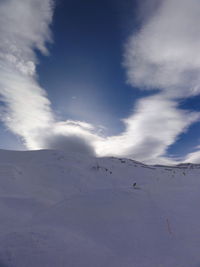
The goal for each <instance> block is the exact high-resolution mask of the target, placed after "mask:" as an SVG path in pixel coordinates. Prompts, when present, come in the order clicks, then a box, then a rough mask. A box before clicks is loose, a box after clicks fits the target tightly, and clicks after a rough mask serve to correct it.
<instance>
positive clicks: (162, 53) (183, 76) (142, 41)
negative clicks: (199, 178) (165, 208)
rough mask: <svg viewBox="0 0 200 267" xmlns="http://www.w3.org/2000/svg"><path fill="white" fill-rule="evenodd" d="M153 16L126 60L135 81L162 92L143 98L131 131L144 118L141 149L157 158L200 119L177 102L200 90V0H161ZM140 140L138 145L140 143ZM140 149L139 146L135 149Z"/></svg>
mask: <svg viewBox="0 0 200 267" xmlns="http://www.w3.org/2000/svg"><path fill="white" fill-rule="evenodd" d="M150 2H151V3H152V5H153V4H155V1H150ZM157 2H158V1H157ZM156 4H158V3H156ZM145 12H146V9H145ZM151 15H152V16H151V17H150V18H148V20H146V21H145V23H144V24H143V25H142V27H141V29H140V31H139V32H138V33H137V34H133V35H132V36H131V37H130V38H129V40H128V43H127V44H126V46H125V62H124V65H125V67H126V69H127V75H128V82H129V83H130V84H132V85H133V86H137V87H140V88H142V89H143V90H144V89H146V90H149V89H151V90H152V89H153V90H154V89H160V90H161V91H160V92H159V93H158V94H157V95H156V96H155V97H149V98H147V99H146V100H145V99H144V100H140V102H139V103H144V106H143V108H141V109H140V110H139V111H138V114H137V113H136V115H133V116H132V117H130V118H129V119H128V121H129V125H128V127H127V131H128V132H129V131H130V129H131V128H132V127H133V129H134V128H135V125H136V121H137V120H138V121H139V122H138V123H137V124H139V125H140V128H138V127H137V128H135V129H134V131H133V132H134V133H135V134H134V136H136V137H137V139H138V137H139V140H140V139H142V140H143V141H144V142H143V143H142V145H140V146H139V148H138V149H139V151H140V153H141V158H143V157H144V159H145V158H147V161H149V160H150V158H148V155H149V153H148V151H149V150H151V151H152V158H155V159H156V158H157V159H159V158H160V157H162V156H163V155H164V154H165V152H166V150H167V148H168V147H169V145H171V144H173V143H174V142H175V141H176V139H177V137H178V135H180V133H182V131H183V130H185V129H187V128H188V127H189V126H190V124H191V123H192V122H195V121H197V120H199V114H197V113H192V112H184V111H182V110H180V109H178V107H177V104H175V103H176V102H178V99H179V98H184V97H188V96H193V95H197V94H200V56H199V48H200V24H199V23H198V22H199V17H200V2H199V1H196V0H191V1H188V0H163V1H159V5H158V6H157V9H156V11H155V12H153V13H152V14H151ZM155 99H157V100H156V102H155ZM147 103H148V104H147ZM146 105H147V106H146ZM149 107H150V109H149ZM152 114H153V116H152ZM162 127H163V129H162ZM149 137H152V139H151V138H150V139H149ZM151 140H152V141H151ZM136 142H137V146H138V145H139V143H140V141H136ZM137 146H136V147H137ZM139 151H138V152H137V149H136V150H135V149H133V153H136V154H137V153H139ZM137 155H138V154H137ZM162 159H163V158H162Z"/></svg>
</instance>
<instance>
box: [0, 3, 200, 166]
mask: <svg viewBox="0 0 200 267" xmlns="http://www.w3.org/2000/svg"><path fill="white" fill-rule="evenodd" d="M199 18H200V3H199V1H197V0H190V1H188V0H144V1H139V0H101V1H99V0H88V1H86V2H85V1H81V0H76V1H74V0H73V1H72V0H67V1H66V0H54V1H53V0H43V1H40V0H21V1H17V0H1V2H0V36H1V37H0V38H1V41H0V104H1V105H0V119H1V123H0V148H2V149H12V150H27V149H28V150H30V149H31V150H35V149H64V150H66V151H69V153H70V152H74V151H77V152H79V153H83V154H89V155H95V156H100V157H102V156H103V157H104V156H116V157H128V158H132V159H135V160H139V161H142V162H145V163H149V164H177V163H180V162H192V163H200V138H199V133H200V104H199V103H200V85H199V84H200V55H199V48H200V23H199Z"/></svg>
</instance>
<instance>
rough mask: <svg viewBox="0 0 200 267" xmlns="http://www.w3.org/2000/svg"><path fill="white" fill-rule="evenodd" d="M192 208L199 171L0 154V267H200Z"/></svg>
mask: <svg viewBox="0 0 200 267" xmlns="http://www.w3.org/2000/svg"><path fill="white" fill-rule="evenodd" d="M134 183H136V185H135V186H133V184H134ZM199 206H200V165H191V164H188V165H187V164H184V165H179V166H176V167H166V166H147V165H144V164H142V163H139V162H135V161H132V160H127V159H116V158H101V159H95V158H89V157H86V156H83V155H77V154H74V155H68V154H67V153H64V152H59V151H32V152H13V151H0V244H1V245H0V267H200V209H199Z"/></svg>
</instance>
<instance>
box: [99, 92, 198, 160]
mask: <svg viewBox="0 0 200 267" xmlns="http://www.w3.org/2000/svg"><path fill="white" fill-rule="evenodd" d="M197 119H200V114H199V113H195V112H193V113H192V112H187V111H182V110H179V109H177V103H176V102H175V101H172V100H171V99H166V98H165V97H163V96H162V94H158V95H156V96H151V97H147V98H143V99H141V100H140V101H139V102H138V104H137V107H136V109H135V110H134V112H133V115H132V116H131V117H129V118H128V119H126V120H124V122H125V124H126V131H125V132H124V133H122V134H121V135H120V136H113V137H109V138H107V139H106V141H105V140H103V141H98V142H97V153H98V154H100V155H102V154H106V155H115V156H124V157H131V158H135V159H137V160H141V161H144V162H148V163H158V162H160V159H159V158H160V157H162V156H163V155H164V154H165V152H166V148H167V147H168V146H170V145H171V144H173V143H174V142H175V140H176V139H177V136H178V135H179V134H181V133H182V132H183V131H185V130H187V127H188V126H189V125H190V124H191V123H193V122H194V121H196V120H197ZM162 161H163V159H162ZM168 161H169V159H168Z"/></svg>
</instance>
